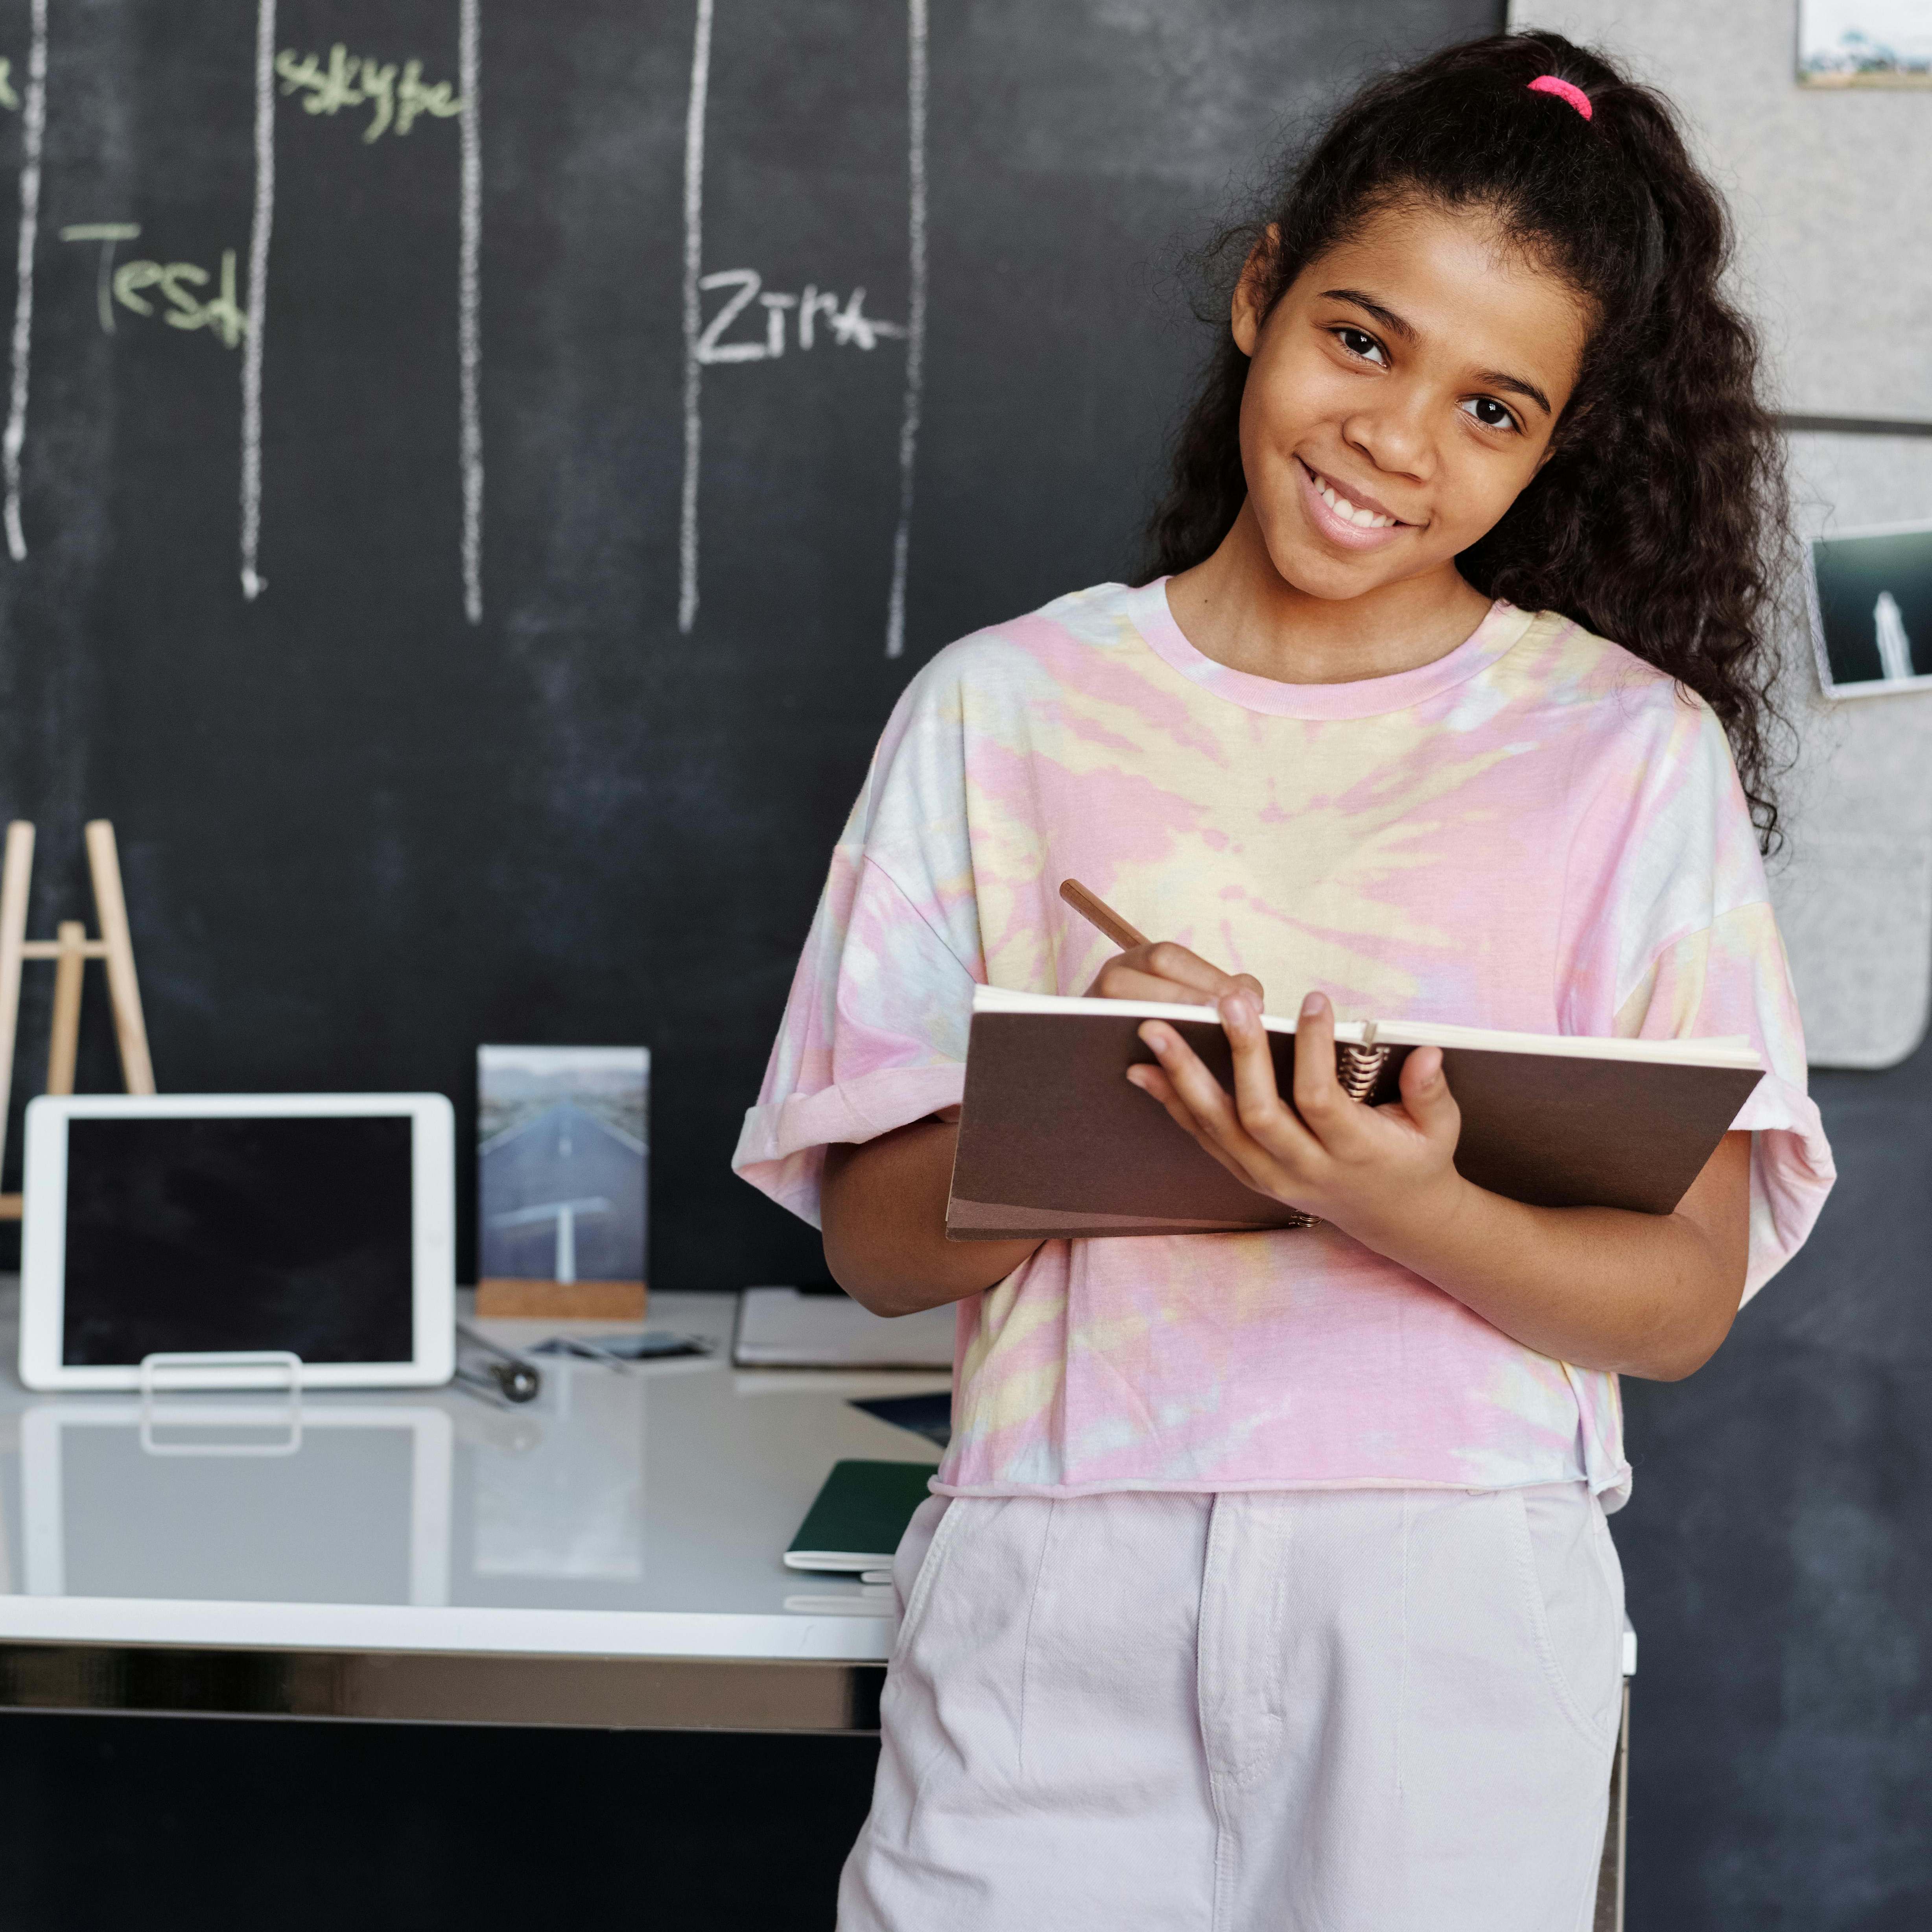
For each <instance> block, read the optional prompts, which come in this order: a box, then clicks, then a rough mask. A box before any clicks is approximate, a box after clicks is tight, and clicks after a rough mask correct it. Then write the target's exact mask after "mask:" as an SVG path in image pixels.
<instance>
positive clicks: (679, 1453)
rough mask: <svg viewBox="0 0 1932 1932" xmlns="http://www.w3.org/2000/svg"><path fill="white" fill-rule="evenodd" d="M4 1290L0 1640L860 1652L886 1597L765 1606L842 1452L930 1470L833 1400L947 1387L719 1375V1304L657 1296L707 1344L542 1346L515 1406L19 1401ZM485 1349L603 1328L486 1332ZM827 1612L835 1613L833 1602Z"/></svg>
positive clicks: (345, 1400)
mask: <svg viewBox="0 0 1932 1932" xmlns="http://www.w3.org/2000/svg"><path fill="white" fill-rule="evenodd" d="M16 1309H17V1300H16V1293H15V1291H13V1289H11V1288H10V1286H9V1287H7V1288H5V1289H0V1358H4V1359H5V1361H6V1362H7V1370H6V1373H5V1378H4V1382H0V1644H4V1643H7V1642H9V1641H13V1642H17V1641H20V1640H37V1641H40V1642H62V1641H71V1642H77V1643H88V1644H110V1645H111V1644H122V1645H127V1644H133V1645H139V1644H166V1645H210V1646H221V1645H245V1646H271V1647H290V1648H293V1647H306V1648H321V1649H330V1650H336V1649H348V1650H353V1651H355V1652H359V1653H368V1652H393V1651H399V1650H408V1651H416V1650H428V1651H440V1652H496V1653H502V1652H515V1653H517V1654H520V1655H578V1656H582V1655H602V1656H622V1657H633V1658H643V1657H667V1658H749V1659H757V1658H837V1659H845V1660H853V1661H876V1660H880V1659H883V1657H884V1656H885V1655H886V1651H887V1649H888V1647H889V1642H890V1638H891V1625H890V1622H889V1604H886V1603H881V1602H880V1601H878V1600H877V1598H865V1597H863V1596H862V1595H860V1594H859V1592H860V1590H861V1589H862V1586H857V1585H853V1586H838V1585H828V1586H827V1590H828V1592H829V1593H830V1594H832V1595H841V1598H842V1595H843V1594H849V1595H850V1598H851V1601H850V1604H849V1605H847V1604H844V1602H843V1601H842V1600H841V1602H840V1603H839V1604H838V1605H837V1606H832V1605H829V1604H828V1605H826V1606H824V1607H822V1609H820V1610H817V1613H808V1614H800V1613H798V1612H796V1611H787V1609H786V1607H785V1604H786V1599H787V1596H796V1595H797V1594H798V1585H799V1579H798V1578H797V1577H796V1575H795V1574H793V1573H790V1572H788V1571H787V1570H786V1569H785V1568H784V1565H783V1564H782V1562H781V1561H780V1559H781V1556H782V1554H783V1552H784V1548H785V1546H786V1544H787V1543H788V1542H789V1541H790V1538H791V1536H792V1534H793V1532H794V1531H795V1530H796V1528H797V1526H798V1524H799V1521H800V1520H801V1519H802V1517H803V1516H804V1514H805V1510H806V1509H807V1508H808V1506H809V1505H810V1504H811V1499H812V1497H813V1496H814V1495H815V1494H816V1493H817V1488H818V1486H819V1484H820V1482H821V1481H823V1479H824V1477H825V1475H826V1473H827V1472H829V1469H831V1467H832V1464H833V1463H835V1462H836V1461H838V1460H839V1459H840V1458H841V1457H872V1458H875V1459H876V1458H889V1459H891V1460H898V1461H904V1462H911V1463H928V1464H930V1463H933V1462H935V1460H936V1451H935V1450H934V1448H933V1447H932V1445H930V1444H929V1443H926V1442H922V1441H921V1440H920V1439H919V1438H918V1437H917V1436H913V1435H910V1434H908V1433H906V1432H905V1431H904V1430H897V1429H894V1428H892V1427H889V1426H888V1425H887V1424H885V1423H883V1422H880V1421H877V1420H876V1419H875V1418H873V1417H871V1416H868V1415H865V1414H864V1413H862V1412H861V1411H859V1410H857V1409H853V1408H852V1407H851V1406H850V1403H849V1397H850V1396H851V1395H853V1394H855V1393H862V1394H893V1393H910V1392H913V1391H920V1390H926V1389H932V1388H944V1386H945V1385H946V1379H945V1378H944V1376H932V1375H907V1374H881V1375H877V1376H850V1375H843V1374H841V1375H837V1376H830V1377H824V1378H816V1379H815V1378H813V1377H811V1376H785V1377H784V1378H783V1379H782V1382H781V1384H775V1385H766V1384H765V1383H763V1382H762V1381H761V1380H760V1379H759V1378H758V1377H757V1376H753V1375H750V1374H748V1373H746V1372H745V1371H742V1370H739V1371H735V1372H734V1371H733V1370H731V1369H730V1367H729V1366H728V1364H727V1359H726V1352H727V1347H728V1341H729V1337H730V1330H731V1325H732V1318H733V1301H732V1299H731V1298H730V1297H728V1296H711V1295H660V1296H658V1297H656V1298H655V1300H654V1302H653V1305H652V1311H651V1313H652V1319H653V1321H654V1322H655V1323H656V1324H658V1325H665V1326H669V1327H670V1328H675V1329H676V1330H678V1331H680V1332H683V1333H688V1334H699V1335H704V1336H706V1337H709V1338H711V1339H712V1340H715V1341H716V1342H718V1343H719V1344H720V1345H721V1346H720V1348H719V1350H718V1353H717V1354H715V1355H712V1356H709V1357H683V1358H672V1359H670V1360H667V1361H660V1362H646V1363H642V1364H636V1365H632V1366H627V1367H623V1368H621V1369H619V1368H612V1367H607V1366H606V1365H604V1364H601V1363H598V1362H594V1361H579V1360H574V1359H572V1358H568V1357H559V1358H546V1360H545V1362H544V1386H543V1390H542V1392H541V1394H540V1395H539V1396H538V1398H537V1399H536V1400H535V1401H534V1402H533V1403H530V1404H529V1405H528V1406H526V1407H522V1408H519V1409H514V1410H506V1409H493V1408H490V1407H488V1406H485V1405H484V1404H483V1403H478V1402H477V1401H475V1400H472V1398H470V1397H466V1396H465V1395H463V1394H460V1393H459V1392H458V1391H453V1390H452V1391H441V1390H439V1391H429V1392H427V1393H426V1392H425V1391H421V1390H409V1391H395V1393H394V1394H390V1393H389V1392H386V1391H356V1392H354V1393H353V1394H351V1393H350V1392H347V1391H341V1392H336V1391H326V1392H323V1393H321V1394H317V1393H314V1392H313V1391H311V1392H308V1393H305V1394H304V1396H303V1397H302V1402H301V1404H300V1410H299V1418H300V1419H299V1438H297V1439H293V1441H292V1439H291V1417H292V1413H293V1412H292V1410H291V1409H290V1405H289V1404H288V1403H287V1402H286V1401H285V1400H282V1399H281V1398H275V1397H262V1396H260V1395H256V1396H233V1397H229V1396H220V1395H213V1396H211V1395H205V1394H202V1395H196V1396H193V1397H187V1396H165V1397H158V1398H157V1400H156V1401H155V1403H154V1409H153V1412H152V1414H151V1418H149V1426H148V1427H147V1428H146V1429H145V1430H144V1428H143V1427H142V1410H141V1406H140V1404H139V1403H138V1402H137V1401H134V1400H130V1399H129V1398H127V1397H124V1396H118V1395H116V1396H101V1397H87V1396H75V1395H72V1394H64V1395H61V1396H58V1397H33V1396H30V1395H29V1394H28V1393H27V1392H26V1391H24V1390H23V1389H22V1388H20V1385H19V1383H18V1382H17V1379H16V1377H15V1376H14V1375H13V1372H12V1368H11V1361H12V1355H13V1322H14V1317H15V1311H16ZM573 1326H574V1327H576V1328H579V1329H581V1330H583V1331H585V1332H599V1333H604V1334H608V1333H610V1332H611V1329H612V1325H611V1324H610V1323H607V1322H606V1323H593V1324H577V1325H570V1324H560V1323H556V1322H550V1323H542V1324H538V1323H529V1322H493V1323H487V1324H483V1325H481V1327H482V1328H484V1331H485V1332H486V1333H487V1334H490V1336H491V1337H493V1339H496V1340H500V1341H502V1342H504V1343H506V1344H508V1346H512V1347H527V1346H529V1343H532V1341H534V1340H538V1339H541V1337H543V1336H544V1335H546V1334H553V1333H556V1332H558V1331H559V1330H561V1331H565V1332H568V1331H569V1330H570V1329H571V1328H572V1327H573ZM835 1609H836V1610H838V1611H840V1612H842V1614H834V1613H833V1611H834V1610H835Z"/></svg>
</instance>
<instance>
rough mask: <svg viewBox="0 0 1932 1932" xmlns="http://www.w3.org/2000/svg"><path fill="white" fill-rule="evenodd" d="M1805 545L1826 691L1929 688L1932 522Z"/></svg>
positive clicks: (1852, 693) (1848, 693)
mask: <svg viewBox="0 0 1932 1932" xmlns="http://www.w3.org/2000/svg"><path fill="white" fill-rule="evenodd" d="M1806 549H1807V551H1808V556H1809V559H1810V569H1809V571H1808V580H1807V588H1808V590H1809V592H1810V593H1811V637H1812V643H1813V646H1814V649H1816V650H1817V655H1818V679H1819V682H1820V683H1821V684H1822V685H1823V686H1824V688H1825V694H1826V697H1878V696H1882V695H1883V694H1885V693H1886V692H1888V691H1924V690H1927V689H1932V523H1921V524H1914V525H1910V526H1901V527H1899V528H1895V529H1879V530H1849V531H1846V532H1843V533H1842V534H1841V535H1835V536H1829V537H1815V538H1813V539H1812V541H1811V543H1810V544H1808V545H1807V546H1806Z"/></svg>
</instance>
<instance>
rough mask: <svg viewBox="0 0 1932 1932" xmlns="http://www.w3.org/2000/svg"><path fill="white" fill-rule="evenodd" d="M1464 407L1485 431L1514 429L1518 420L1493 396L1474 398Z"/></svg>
mask: <svg viewBox="0 0 1932 1932" xmlns="http://www.w3.org/2000/svg"><path fill="white" fill-rule="evenodd" d="M1463 407H1464V408H1465V409H1466V410H1468V411H1469V414H1470V415H1471V416H1474V417H1475V419H1476V420H1477V422H1479V423H1481V425H1482V426H1483V427H1484V428H1485V429H1513V428H1515V426H1516V418H1515V417H1514V416H1512V415H1511V413H1509V411H1508V410H1506V409H1505V408H1504V407H1503V406H1502V404H1501V403H1499V402H1498V401H1496V398H1495V397H1493V396H1472V397H1471V398H1469V401H1467V402H1466V403H1465V404H1463Z"/></svg>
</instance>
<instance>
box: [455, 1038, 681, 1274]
mask: <svg viewBox="0 0 1932 1932" xmlns="http://www.w3.org/2000/svg"><path fill="white" fill-rule="evenodd" d="M650 1073H651V1057H650V1054H649V1050H648V1049H646V1048H643V1047H641V1046H480V1047H478V1049H476V1094H477V1108H476V1140H477V1148H476V1171H477V1222H478V1227H477V1235H478V1243H477V1273H478V1276H479V1277H481V1278H483V1279H484V1280H497V1281H553V1282H560V1283H571V1282H621V1283H642V1282H643V1280H644V1279H645V1274H644V1253H645V1249H644V1241H645V1234H646V1226H645V1215H646V1198H647V1197H646V1178H647V1174H648V1169H649V1132H650V1130H649V1099H650Z"/></svg>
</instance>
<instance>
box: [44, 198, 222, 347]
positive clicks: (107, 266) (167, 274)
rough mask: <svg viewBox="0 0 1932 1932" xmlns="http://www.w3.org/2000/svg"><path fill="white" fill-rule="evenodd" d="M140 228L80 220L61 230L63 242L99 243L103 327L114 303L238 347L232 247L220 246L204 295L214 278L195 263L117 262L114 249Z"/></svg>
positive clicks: (110, 326)
mask: <svg viewBox="0 0 1932 1932" xmlns="http://www.w3.org/2000/svg"><path fill="white" fill-rule="evenodd" d="M140 233H141V229H140V224H139V223H138V222H133V221H82V222H77V223H74V224H73V225H72V226H68V227H66V228H63V229H62V230H61V231H60V239H62V241H63V242H95V243H96V244H98V246H99V248H100V250H101V270H100V278H99V285H98V290H97V302H98V308H99V313H100V316H101V329H103V331H104V332H105V333H106V334H107V335H113V333H114V312H115V309H116V308H124V309H125V310H127V311H128V313H129V314H132V315H139V316H153V315H159V316H160V318H161V320H163V322H165V323H166V324H167V325H168V326H169V328H170V329H206V330H207V331H208V333H209V334H210V335H212V336H214V338H216V340H217V341H219V342H220V343H221V344H223V347H226V348H229V349H233V348H236V347H239V344H240V343H241V341H242V338H243V337H244V336H245V335H247V334H248V312H247V311H245V309H244V308H242V305H241V304H240V303H239V302H238V301H237V300H236V292H235V251H234V250H233V248H224V249H223V250H222V251H221V278H220V282H219V284H217V287H216V289H215V291H214V293H213V294H212V295H210V296H207V297H206V298H205V299H203V297H202V296H201V295H199V294H198V293H196V291H197V290H204V289H205V288H206V287H208V284H210V283H211V282H212V281H214V279H215V278H214V276H212V275H210V274H209V273H208V270H207V269H204V268H202V266H200V265H199V263H195V262H148V261H134V262H123V263H121V265H120V266H119V267H118V268H117V267H115V263H114V251H115V248H117V247H118V245H120V244H121V242H133V241H138V240H139V238H140ZM151 293H152V294H154V295H158V296H160V302H159V303H157V302H154V301H151V299H149V297H150V294H151Z"/></svg>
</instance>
